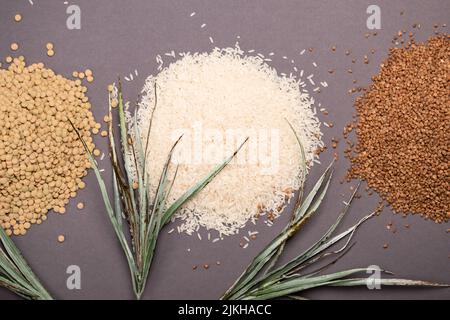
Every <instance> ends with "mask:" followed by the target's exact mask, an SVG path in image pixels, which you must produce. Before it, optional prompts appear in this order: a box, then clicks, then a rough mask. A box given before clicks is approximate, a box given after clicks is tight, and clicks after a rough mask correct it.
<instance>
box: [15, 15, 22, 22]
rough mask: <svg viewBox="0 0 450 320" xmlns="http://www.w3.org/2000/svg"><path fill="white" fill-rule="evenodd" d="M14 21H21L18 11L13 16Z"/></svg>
mask: <svg viewBox="0 0 450 320" xmlns="http://www.w3.org/2000/svg"><path fill="white" fill-rule="evenodd" d="M14 21H15V22H20V21H22V16H21V15H20V14H19V13H18V14H16V15H15V16H14Z"/></svg>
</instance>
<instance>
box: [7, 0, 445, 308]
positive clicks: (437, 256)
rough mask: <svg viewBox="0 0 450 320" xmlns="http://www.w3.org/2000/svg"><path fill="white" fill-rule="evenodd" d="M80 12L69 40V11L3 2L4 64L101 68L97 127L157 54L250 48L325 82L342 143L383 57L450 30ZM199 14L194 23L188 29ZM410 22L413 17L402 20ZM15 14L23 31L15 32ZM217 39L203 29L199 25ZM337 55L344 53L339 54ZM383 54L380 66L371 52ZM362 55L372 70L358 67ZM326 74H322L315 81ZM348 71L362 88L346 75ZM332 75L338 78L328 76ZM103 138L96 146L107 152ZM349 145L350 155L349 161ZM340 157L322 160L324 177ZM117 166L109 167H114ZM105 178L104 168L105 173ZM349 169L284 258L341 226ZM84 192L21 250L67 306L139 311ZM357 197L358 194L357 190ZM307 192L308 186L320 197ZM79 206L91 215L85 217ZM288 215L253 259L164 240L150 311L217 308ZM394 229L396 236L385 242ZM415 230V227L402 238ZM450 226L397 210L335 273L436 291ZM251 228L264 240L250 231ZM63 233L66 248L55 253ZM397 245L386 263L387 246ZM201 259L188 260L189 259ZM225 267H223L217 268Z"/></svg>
mask: <svg viewBox="0 0 450 320" xmlns="http://www.w3.org/2000/svg"><path fill="white" fill-rule="evenodd" d="M70 3H71V4H78V5H79V6H80V7H81V11H82V29H81V30H78V31H69V30H67V28H66V26H65V20H66V17H67V16H66V14H65V9H66V5H65V4H63V1H62V0H61V1H50V0H45V1H44V0H34V5H33V6H31V5H30V3H29V2H28V1H26V0H21V1H16V0H1V2H0V8H1V9H0V21H1V29H0V43H1V46H0V56H2V57H5V56H6V55H8V54H11V53H10V52H9V44H10V43H11V42H13V41H16V42H18V43H19V44H20V46H21V49H20V51H19V54H24V55H25V56H26V58H27V61H28V62H30V63H31V62H39V61H42V62H44V63H46V64H47V65H48V66H50V67H51V68H53V69H54V70H55V71H56V72H58V73H60V74H63V75H66V76H70V75H71V72H72V71H73V70H82V69H84V68H87V67H89V68H91V69H93V70H94V74H95V82H94V83H93V84H92V85H89V92H88V94H89V97H90V99H91V102H92V104H93V108H94V113H95V115H96V117H97V119H98V120H99V121H100V120H101V119H102V118H103V115H104V114H105V112H106V107H107V106H106V102H107V94H106V91H105V88H106V86H107V84H108V83H111V82H112V81H114V80H115V79H116V77H117V75H122V76H123V75H127V74H129V73H130V72H132V71H133V70H134V69H138V71H139V74H140V76H139V77H137V79H135V81H133V82H124V87H125V95H126V97H128V98H129V99H130V100H134V99H135V97H136V96H137V93H138V92H139V90H140V88H141V87H142V85H143V82H144V79H145V77H144V76H143V75H148V74H150V73H155V72H156V71H157V70H156V63H155V60H154V57H155V55H156V54H159V53H164V52H167V51H170V50H175V51H191V52H194V51H203V50H209V49H211V47H212V45H211V44H210V43H209V40H208V37H209V36H210V35H211V36H213V38H214V40H215V45H217V46H232V45H234V42H235V40H236V36H237V35H240V36H241V39H240V42H241V46H242V47H243V48H245V49H247V50H248V49H256V51H257V52H261V53H265V54H267V53H269V52H271V51H274V52H276V53H277V56H276V57H275V58H274V62H273V63H272V65H273V66H275V67H277V68H278V70H279V71H280V72H289V70H290V69H289V68H290V67H291V66H290V63H289V62H288V61H285V60H282V59H281V56H283V55H286V56H288V57H292V58H294V59H295V60H296V62H297V65H298V67H299V69H305V75H307V74H309V72H313V73H314V74H315V78H314V79H315V80H316V81H317V80H319V79H323V80H326V81H327V82H328V84H329V88H327V89H326V90H323V91H322V93H320V94H319V95H316V99H317V100H318V101H319V102H321V103H322V105H324V106H326V107H328V109H329V111H330V115H329V116H328V117H325V116H323V117H321V118H322V120H324V121H325V120H327V119H328V120H331V121H333V122H334V123H335V126H334V127H333V128H331V129H327V128H324V129H323V131H324V134H325V141H326V142H327V143H329V141H330V139H331V137H333V136H336V137H341V132H342V128H343V126H344V124H346V123H347V122H348V121H349V120H350V119H351V116H352V114H353V111H354V110H353V107H352V104H353V100H354V97H353V96H350V95H348V94H347V90H348V89H349V88H351V87H352V83H351V81H352V79H358V81H359V84H360V85H366V84H368V83H369V81H370V77H371V76H372V75H374V74H375V73H376V72H377V70H378V64H379V63H380V62H381V61H382V60H383V59H384V58H385V57H386V55H387V51H388V48H389V47H390V46H391V42H390V41H391V39H392V36H393V34H394V33H396V32H397V31H398V30H399V29H403V28H409V27H410V26H411V25H412V24H413V23H421V24H422V29H421V31H420V32H419V34H418V39H420V40H423V39H426V37H427V36H428V35H430V34H431V33H432V30H433V27H432V26H433V24H434V23H440V24H442V23H447V24H448V23H449V22H450V21H449V17H450V1H439V0H434V1H331V0H330V1H313V0H311V1H309V0H308V1H292V0H291V1H287V0H282V1H280V0H264V1H262V0H260V1H227V0H220V1H206V0H204V1H200V0H195V1H194V0H193V1H186V0H184V1H181V0H180V1H162V0H161V1H143V0H142V1H137V0H136V1H131V0H130V1H118V0H114V1H111V0H108V1H106V0H101V1H99V0H96V1H80V0H78V1H74V2H72V1H70ZM369 4H378V5H380V7H381V11H382V30H380V31H379V32H378V36H377V37H373V38H370V39H365V37H364V34H365V33H366V32H367V31H368V30H367V29H366V23H365V21H366V18H367V15H366V13H365V11H366V8H367V6H368V5H369ZM192 11H196V12H197V14H196V16H195V17H193V18H190V17H189V15H190V13H191V12H192ZM400 11H404V15H400ZM16 12H20V13H21V14H22V15H23V21H22V22H21V23H19V24H17V23H14V22H13V21H12V18H13V16H14V14H15V13H16ZM202 23H206V24H207V27H206V28H205V29H201V28H200V25H201V24H202ZM49 41H50V42H53V43H54V44H55V52H56V54H55V56H54V57H53V58H48V57H47V56H46V54H45V44H46V43H47V42H49ZM332 45H336V46H337V52H336V53H331V52H330V50H329V48H330V47H331V46H332ZM309 47H314V48H315V52H314V53H313V54H309V53H306V54H305V55H304V56H301V57H300V56H299V54H298V53H299V52H300V51H301V49H303V48H309ZM372 48H375V49H376V50H377V51H376V53H375V54H374V55H371V54H370V53H369V51H370V49H372ZM346 49H351V50H352V52H353V55H354V56H355V57H357V58H358V59H359V63H357V65H352V64H351V58H350V57H346V56H345V54H344V51H345V50H346ZM364 54H368V55H369V57H370V64H368V65H364V64H362V63H361V60H362V57H363V55H364ZM313 61H316V62H317V64H318V65H319V67H318V68H317V69H316V68H313V67H312V66H311V63H312V62H313ZM349 67H351V68H352V69H353V70H354V73H353V75H349V74H348V73H346V72H345V70H346V69H347V68H349ZM329 68H335V69H336V73H335V74H334V75H330V74H328V72H327V70H328V69H329ZM105 141H106V140H105V138H101V137H97V138H96V142H97V144H98V146H99V147H101V148H102V149H103V150H106V148H105V146H106V145H105ZM343 147H344V143H342V142H341V143H340V145H339V152H340V153H341V154H342V150H343ZM331 154H332V153H331V152H326V153H325V154H323V155H322V158H321V160H322V163H323V164H327V163H328V162H329V161H330V159H331ZM103 163H107V161H103ZM102 166H103V167H105V168H107V166H106V165H105V164H103V165H102ZM347 168H348V162H347V160H346V159H344V158H343V157H341V158H340V159H339V161H338V162H337V164H336V174H335V178H334V180H333V183H332V186H331V188H330V191H329V193H328V196H327V198H326V199H325V201H324V203H323V206H322V208H321V210H320V212H319V213H318V214H317V215H316V216H315V218H314V219H312V220H311V221H310V223H309V224H308V225H307V226H306V227H305V228H304V229H303V231H302V232H300V234H299V235H297V236H296V237H295V238H294V239H293V240H292V241H291V242H290V245H289V246H288V248H287V250H286V257H289V256H293V255H294V254H295V253H298V252H299V251H300V250H301V249H303V248H305V247H306V246H308V245H309V244H310V243H311V242H312V241H313V240H316V239H318V237H320V235H321V233H322V232H323V231H324V230H326V228H327V227H328V226H329V225H330V224H331V223H332V222H333V221H334V220H335V218H336V216H337V215H338V211H339V209H340V208H341V207H342V203H341V201H342V200H343V199H344V198H342V196H341V194H342V193H344V194H345V195H346V196H348V195H349V194H350V190H349V186H350V185H349V184H343V185H341V184H340V183H339V180H340V179H341V178H342V177H343V175H344V174H345V171H346V169H347ZM323 169H324V165H322V166H315V167H314V169H313V170H312V173H311V175H310V176H309V181H315V180H316V179H317V177H318V176H319V174H320V173H321V172H322V171H323ZM85 181H86V182H87V188H86V189H85V190H83V191H81V192H79V196H78V197H77V198H76V199H75V200H74V201H72V202H71V203H70V205H69V206H68V208H67V213H66V214H65V215H63V216H60V215H56V214H54V213H49V215H48V217H49V219H48V220H47V222H45V223H44V224H42V225H40V226H34V227H32V228H31V230H30V231H29V233H28V234H27V235H26V236H25V237H15V238H14V241H15V242H16V243H17V244H18V246H19V247H20V248H21V249H22V251H23V253H24V255H25V256H26V257H27V259H28V261H29V262H30V264H31V265H32V266H33V268H34V270H35V272H36V273H37V274H38V275H39V276H40V277H41V279H42V281H43V282H44V284H45V285H46V286H47V287H48V289H49V291H50V292H51V293H52V294H53V295H54V296H55V297H56V298H59V299H130V298H133V295H132V290H131V284H130V279H129V273H128V269H127V265H126V263H125V259H124V257H123V254H122V252H121V250H120V249H119V246H118V243H117V241H116V238H115V235H114V234H113V229H112V227H111V225H110V222H109V220H108V218H107V216H106V213H105V212H104V209H103V204H102V200H101V198H100V195H99V192H98V187H97V183H96V181H95V180H94V179H93V175H92V173H90V174H89V176H88V177H87V179H86V180H85ZM352 184H353V185H354V184H355V182H354V181H353V182H352ZM309 186H310V185H309ZM78 201H83V202H85V204H86V208H85V209H84V210H83V211H82V212H80V211H78V210H77V209H75V205H76V203H77V202H78ZM377 201H378V198H377V196H376V195H373V196H371V197H369V196H367V195H366V194H365V193H364V192H363V197H362V199H359V200H357V201H356V202H355V203H354V205H353V207H352V209H351V211H350V213H349V215H348V216H347V217H346V218H345V220H344V225H345V226H348V225H350V224H352V223H353V222H354V221H356V220H357V219H358V218H360V217H362V216H363V215H365V214H366V213H368V212H370V211H371V210H372V209H373V208H374V207H375V206H376V204H377ZM287 219H288V214H285V215H284V216H282V217H281V218H280V219H278V220H277V221H276V223H275V225H274V226H273V227H272V228H267V227H265V226H264V225H260V226H259V228H258V229H259V231H260V234H259V236H258V239H257V241H253V242H252V243H251V244H250V246H249V247H248V248H247V249H245V250H244V249H241V248H240V247H239V239H240V238H239V237H230V238H227V239H226V240H224V241H221V242H218V243H215V244H212V243H210V242H207V241H199V240H198V239H197V237H189V236H184V235H175V234H171V235H169V234H167V230H169V228H172V227H173V226H169V227H167V228H166V229H165V232H163V234H162V236H161V238H160V241H159V244H158V248H157V255H156V259H155V263H154V265H153V267H152V269H151V274H150V279H149V283H148V286H147V291H146V293H145V295H144V298H145V299H216V298H218V297H219V296H220V295H221V293H223V292H224V290H225V289H227V288H228V287H229V286H230V284H231V283H232V282H233V281H234V279H235V278H236V277H237V276H238V275H239V274H240V273H241V272H242V270H243V268H244V267H245V266H246V265H247V264H248V263H249V262H250V260H251V258H252V257H253V256H254V255H255V254H256V253H258V252H259V250H260V249H261V248H263V246H264V245H265V244H267V243H268V242H269V241H270V239H272V238H273V237H274V236H275V235H276V233H277V232H278V231H279V230H280V229H281V228H282V227H283V226H284V225H285V223H286V221H287ZM389 221H392V222H393V223H394V225H396V226H397V229H398V231H397V233H395V234H393V233H392V232H390V231H388V230H387V229H386V225H387V224H388V223H389ZM405 223H409V224H410V225H411V228H410V229H409V230H407V229H405V228H404V227H403V225H404V224H405ZM447 228H449V225H448V224H442V225H436V224H435V223H433V222H431V221H425V220H423V219H422V218H420V217H418V216H409V217H407V218H402V217H401V216H397V215H393V214H392V213H391V212H390V210H388V209H387V210H385V211H384V212H383V214H382V215H381V216H379V217H376V218H374V219H372V220H371V221H369V222H368V223H366V224H365V225H364V226H363V227H362V228H361V229H360V230H359V232H358V233H357V235H356V237H355V241H356V242H357V243H356V246H355V247H354V248H353V249H352V251H351V252H350V253H349V254H348V255H347V256H346V257H345V258H344V259H342V260H341V261H340V262H339V263H337V264H336V265H335V266H333V267H332V269H330V271H335V270H341V269H343V268H348V267H360V266H368V265H371V264H378V265H380V266H382V267H383V268H386V269H388V270H391V271H393V272H395V274H396V275H397V276H402V277H408V278H417V279H426V280H433V281H441V282H447V283H450V273H449V271H450V269H449V261H450V260H449V254H450V250H449V236H450V234H448V233H446V229H447ZM252 229H254V228H252ZM59 234H65V235H66V241H65V242H64V243H63V244H58V243H57V241H56V238H57V236H58V235H59ZM384 243H389V248H388V249H387V250H385V249H383V248H382V247H383V244H384ZM187 248H191V252H187ZM217 260H220V261H221V265H220V266H215V265H214V263H215V261H217ZM204 263H209V264H210V265H212V267H211V268H210V269H209V270H203V269H199V270H196V271H193V270H192V265H194V264H199V265H201V264H204ZM71 264H76V265H79V266H80V267H81V270H82V290H79V291H77V290H75V291H69V290H68V289H66V285H65V281H66V277H67V275H66V273H65V270H66V268H67V266H68V265H71ZM306 296H307V297H309V298H315V299H327V298H333V299H348V298H352V299H393V298H406V299H418V298H425V299H435V298H444V299H448V298H450V290H448V289H438V290H433V289H383V290H380V291H369V290H367V289H364V288H362V289H358V288H356V289H355V288H344V289H339V288H330V289H319V290H314V291H311V292H309V293H308V294H307V295H306ZM0 299H15V297H14V296H13V295H12V294H10V293H9V292H7V291H6V290H3V289H0Z"/></svg>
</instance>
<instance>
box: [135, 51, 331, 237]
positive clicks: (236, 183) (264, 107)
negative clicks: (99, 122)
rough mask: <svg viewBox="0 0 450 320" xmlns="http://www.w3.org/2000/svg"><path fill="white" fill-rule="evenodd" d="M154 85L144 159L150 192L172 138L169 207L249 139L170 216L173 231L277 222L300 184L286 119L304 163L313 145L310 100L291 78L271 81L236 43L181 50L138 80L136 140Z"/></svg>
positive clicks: (315, 125) (317, 139) (311, 158)
mask: <svg viewBox="0 0 450 320" xmlns="http://www.w3.org/2000/svg"><path fill="white" fill-rule="evenodd" d="M155 83H156V96H157V107H156V109H155V110H154V118H153V123H152V129H151V134H150V152H149V157H148V161H147V165H148V168H149V174H150V177H151V178H150V179H151V187H152V193H153V194H154V192H155V190H156V187H157V184H158V180H159V175H160V173H161V170H162V168H163V165H164V163H165V161H166V159H167V155H168V152H169V150H170V148H171V147H172V145H173V144H174V141H175V140H177V138H178V137H179V136H180V135H181V134H183V137H182V139H181V141H180V143H179V145H178V146H177V149H176V151H177V153H176V154H175V157H174V160H173V162H174V163H173V165H172V166H171V172H172V173H173V172H174V170H175V167H176V165H177V164H178V174H177V177H176V179H175V183H174V186H173V189H172V192H171V198H172V201H173V200H175V199H176V198H178V197H179V196H181V195H182V194H183V193H184V192H185V191H186V190H187V189H189V188H190V187H191V186H192V185H194V184H195V183H196V182H197V181H198V180H199V179H200V178H202V177H203V176H205V175H206V174H207V173H208V172H209V171H210V170H211V169H212V168H213V167H214V165H215V164H217V163H220V162H221V161H222V160H223V159H224V158H225V157H227V156H229V155H230V154H232V152H233V151H234V150H235V149H236V148H237V147H238V145H239V144H240V143H241V142H242V141H244V139H245V137H246V136H248V137H249V141H248V143H246V144H245V147H244V148H243V149H242V150H241V151H240V152H239V154H238V157H237V158H236V159H235V160H233V161H232V162H231V163H230V165H229V166H228V167H227V168H225V169H224V170H223V171H222V172H221V173H220V174H219V175H218V176H217V177H216V178H215V179H214V180H213V181H212V182H211V183H210V184H209V185H208V186H207V187H206V188H205V189H204V190H203V191H202V192H200V193H199V194H198V195H197V196H196V197H194V198H193V199H192V200H190V201H189V202H188V203H187V204H186V205H185V206H184V207H183V208H182V210H180V211H179V212H178V213H177V215H176V218H177V219H181V220H182V223H181V225H180V226H179V228H178V231H179V232H185V233H187V234H192V233H194V232H198V231H199V229H200V227H204V228H206V229H207V230H210V231H211V230H216V231H217V232H218V235H219V236H220V237H222V236H228V235H233V234H236V233H238V231H239V229H240V228H242V227H244V226H245V225H246V223H247V222H248V221H253V222H254V221H255V219H256V218H257V217H259V216H260V215H264V214H267V213H269V214H270V216H271V217H277V216H278V215H279V214H280V212H281V211H282V209H283V207H284V206H285V204H286V201H288V200H289V199H290V198H291V197H292V196H293V193H292V192H291V191H292V190H295V189H298V186H299V183H300V182H301V181H299V179H300V178H299V177H300V175H299V171H300V161H301V154H300V148H299V146H298V144H297V142H296V139H295V136H294V134H293V132H292V130H291V129H290V128H289V125H288V123H287V121H286V119H288V120H289V122H290V123H291V124H292V125H293V127H294V128H295V130H296V132H297V133H298V135H299V136H300V139H301V141H302V144H303V146H304V149H305V152H306V160H307V163H308V166H311V165H312V164H313V162H315V161H317V159H316V158H317V155H316V153H315V151H317V149H318V148H320V147H322V146H323V143H322V141H321V136H322V134H321V132H320V123H319V120H318V118H317V117H316V115H315V112H313V107H312V105H313V102H314V101H313V99H312V98H311V97H310V96H309V95H308V94H307V93H305V92H303V91H302V90H301V88H300V84H301V82H300V80H298V79H296V78H294V77H292V76H291V77H287V76H280V75H278V74H277V71H276V70H275V69H273V68H271V67H270V66H268V65H267V64H266V63H265V62H264V61H263V59H262V58H261V57H259V56H257V55H255V56H246V55H245V54H244V53H243V52H242V51H241V50H240V49H239V47H236V48H226V49H218V48H216V49H214V50H213V51H212V52H210V53H195V54H189V53H187V54H181V58H180V59H179V60H177V61H175V62H174V63H172V64H170V65H169V66H168V67H166V68H164V69H163V70H161V72H160V73H159V74H158V75H156V76H153V75H151V76H149V77H148V79H147V80H146V84H145V86H144V88H143V90H142V100H141V102H140V105H139V111H138V114H137V119H138V127H139V129H140V132H141V135H142V139H143V141H144V144H145V141H146V136H147V131H148V126H149V120H150V115H151V113H152V111H153V109H154V106H155V92H154V90H155ZM131 131H133V130H131Z"/></svg>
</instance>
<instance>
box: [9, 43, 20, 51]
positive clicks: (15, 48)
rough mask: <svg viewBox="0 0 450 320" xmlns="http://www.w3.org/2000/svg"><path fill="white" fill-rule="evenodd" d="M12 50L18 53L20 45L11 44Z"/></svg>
mask: <svg viewBox="0 0 450 320" xmlns="http://www.w3.org/2000/svg"><path fill="white" fill-rule="evenodd" d="M10 48H11V50H12V51H17V50H19V44H17V42H13V43H11V46H10Z"/></svg>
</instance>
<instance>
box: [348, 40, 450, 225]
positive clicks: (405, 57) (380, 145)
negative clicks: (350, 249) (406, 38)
mask: <svg viewBox="0 0 450 320" xmlns="http://www.w3.org/2000/svg"><path fill="white" fill-rule="evenodd" d="M449 97H450V36H449V35H439V36H435V37H432V38H430V39H429V40H428V41H427V42H425V43H419V44H416V43H414V42H413V43H412V44H410V45H408V46H407V47H405V48H394V49H391V50H390V53H389V57H388V58H387V60H386V61H385V62H384V63H383V64H382V65H381V70H380V72H379V74H378V75H377V76H375V77H374V78H373V83H372V85H371V86H370V87H369V88H368V89H367V91H366V92H365V94H364V95H363V96H361V97H360V98H359V99H357V101H356V104H355V107H356V110H357V115H358V123H357V138H358V142H357V146H356V150H355V151H356V154H355V155H353V156H351V162H352V168H351V170H350V171H349V177H359V178H362V179H365V180H366V181H367V183H368V185H369V187H371V188H373V189H375V190H376V191H377V192H378V193H379V194H380V195H381V196H382V198H384V199H385V200H387V202H388V203H390V204H391V206H392V208H393V209H394V211H395V212H398V213H403V214H408V213H417V214H421V215H422V216H424V217H425V218H427V219H428V218H429V219H432V220H434V221H435V222H437V223H440V222H446V221H448V220H449V218H450V100H449Z"/></svg>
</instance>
